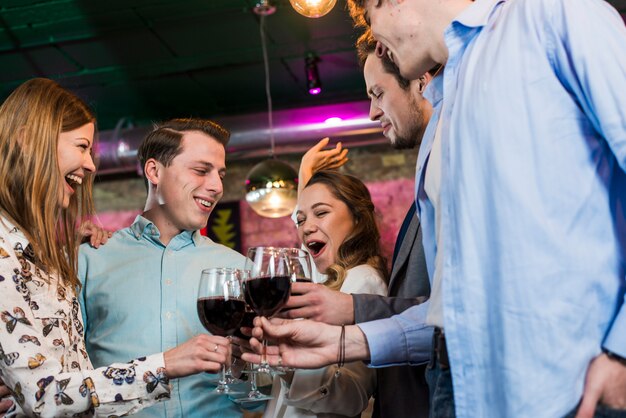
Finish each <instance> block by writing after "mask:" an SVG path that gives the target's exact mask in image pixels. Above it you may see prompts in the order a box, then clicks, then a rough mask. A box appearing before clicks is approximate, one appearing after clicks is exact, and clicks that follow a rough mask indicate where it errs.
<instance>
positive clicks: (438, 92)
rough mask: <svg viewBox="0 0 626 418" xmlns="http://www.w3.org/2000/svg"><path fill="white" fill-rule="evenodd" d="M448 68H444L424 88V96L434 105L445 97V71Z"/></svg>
mask: <svg viewBox="0 0 626 418" xmlns="http://www.w3.org/2000/svg"><path fill="white" fill-rule="evenodd" d="M445 70H446V69H445V68H443V69H442V70H441V71H440V72H439V74H437V76H436V77H435V78H433V79H432V80H430V83H428V85H427V86H426V89H425V90H424V94H423V96H424V98H425V99H426V100H428V101H429V102H430V104H431V105H432V106H433V107H437V105H438V104H439V102H440V101H441V100H442V99H443V72H444V71H445Z"/></svg>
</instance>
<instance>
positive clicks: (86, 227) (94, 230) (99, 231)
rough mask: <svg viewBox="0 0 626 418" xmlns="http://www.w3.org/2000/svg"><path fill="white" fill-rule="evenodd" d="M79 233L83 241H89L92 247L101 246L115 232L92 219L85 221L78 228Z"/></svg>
mask: <svg viewBox="0 0 626 418" xmlns="http://www.w3.org/2000/svg"><path fill="white" fill-rule="evenodd" d="M78 234H79V235H80V237H81V242H89V244H90V245H91V246H92V247H94V248H99V247H100V246H101V245H103V244H106V242H107V241H108V240H109V238H111V236H112V235H113V232H111V231H107V230H105V229H104V228H102V227H100V226H99V225H96V224H95V223H93V222H92V221H85V222H83V223H82V224H81V225H80V227H79V228H78Z"/></svg>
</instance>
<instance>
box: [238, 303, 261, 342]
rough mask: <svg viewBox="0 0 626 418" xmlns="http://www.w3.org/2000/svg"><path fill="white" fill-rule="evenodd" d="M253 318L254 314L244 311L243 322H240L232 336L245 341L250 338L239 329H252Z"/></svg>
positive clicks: (250, 311)
mask: <svg viewBox="0 0 626 418" xmlns="http://www.w3.org/2000/svg"><path fill="white" fill-rule="evenodd" d="M255 317H256V314H255V313H254V311H252V310H248V309H246V311H245V312H244V313H243V320H242V321H241V324H240V325H239V328H237V330H236V331H235V334H233V335H234V336H235V337H239V338H243V339H245V340H247V339H248V338H250V337H249V336H247V335H244V334H243V333H242V332H241V327H246V328H254V318H255Z"/></svg>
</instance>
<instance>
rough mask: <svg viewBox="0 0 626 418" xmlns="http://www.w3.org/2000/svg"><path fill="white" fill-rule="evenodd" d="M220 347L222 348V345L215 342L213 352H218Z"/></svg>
mask: <svg viewBox="0 0 626 418" xmlns="http://www.w3.org/2000/svg"><path fill="white" fill-rule="evenodd" d="M219 348H220V346H219V345H217V344H215V348H214V349H213V352H214V353H217V350H218V349H219Z"/></svg>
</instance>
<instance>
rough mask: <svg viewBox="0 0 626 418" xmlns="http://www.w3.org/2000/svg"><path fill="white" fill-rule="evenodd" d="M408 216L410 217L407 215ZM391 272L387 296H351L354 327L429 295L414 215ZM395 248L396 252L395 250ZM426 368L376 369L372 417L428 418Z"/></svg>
mask: <svg viewBox="0 0 626 418" xmlns="http://www.w3.org/2000/svg"><path fill="white" fill-rule="evenodd" d="M407 215H412V212H411V211H409V213H408V214H407ZM398 239H402V243H401V244H400V247H399V249H398V251H397V254H396V257H395V261H394V264H393V266H392V269H391V278H390V281H389V292H388V296H387V297H384V296H377V295H362V294H354V295H352V298H353V301H354V319H355V322H356V323H361V322H367V321H373V320H376V319H382V318H389V317H391V316H393V315H395V314H399V313H401V312H402V311H404V310H405V309H407V308H410V307H411V306H413V305H417V304H419V303H422V302H423V301H425V300H426V299H428V296H429V295H430V282H429V280H428V272H427V270H426V260H425V258H424V248H423V247H422V232H421V228H420V223H419V219H418V218H417V215H412V219H411V220H410V223H409V226H408V228H407V230H406V234H405V235H404V237H401V236H399V237H398ZM396 248H398V247H397V246H396ZM425 369H426V365H423V366H394V367H385V368H380V369H376V378H377V389H376V394H375V397H376V402H375V404H374V415H373V417H379V418H405V417H406V418H415V417H419V418H421V417H424V418H427V417H428V385H427V384H426V379H425V377H424V372H425Z"/></svg>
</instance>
